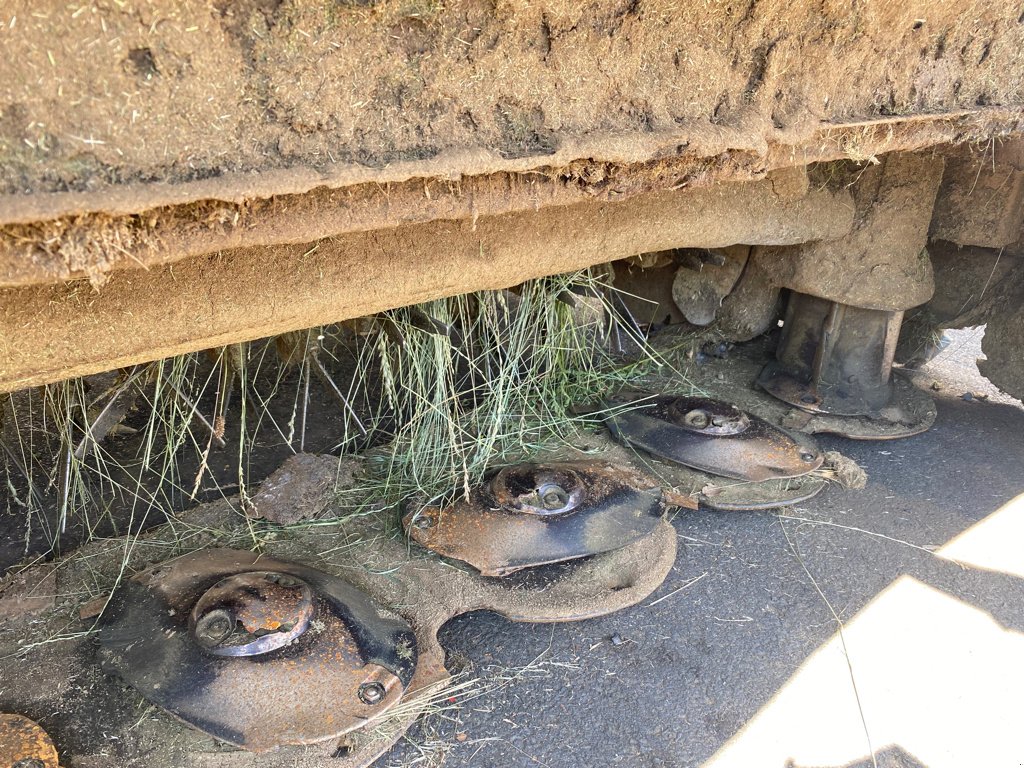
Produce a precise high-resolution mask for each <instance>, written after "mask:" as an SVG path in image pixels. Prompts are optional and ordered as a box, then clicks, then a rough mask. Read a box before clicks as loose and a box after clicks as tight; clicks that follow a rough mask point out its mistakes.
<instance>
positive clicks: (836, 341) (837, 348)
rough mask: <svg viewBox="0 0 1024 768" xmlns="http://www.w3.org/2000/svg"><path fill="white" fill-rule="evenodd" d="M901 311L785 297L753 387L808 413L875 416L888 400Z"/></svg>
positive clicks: (796, 294) (901, 316)
mask: <svg viewBox="0 0 1024 768" xmlns="http://www.w3.org/2000/svg"><path fill="white" fill-rule="evenodd" d="M902 319H903V313H902V312H898V311H896V312H886V311H884V310H877V309H864V308H861V307H853V306H848V305H846V304H838V303H836V302H833V301H828V300H826V299H821V298H818V297H816V296H809V295H807V294H803V293H793V294H791V295H790V299H789V305H788V306H787V308H786V319H785V323H784V324H783V327H782V336H781V338H780V339H779V347H778V350H777V352H776V360H775V361H774V362H771V363H769V364H768V365H766V366H765V368H764V370H763V371H762V372H761V375H760V376H759V377H758V384H759V385H760V386H761V387H763V388H764V389H765V391H766V392H768V393H769V394H772V395H774V396H775V397H777V398H779V399H780V400H782V401H783V402H786V403H789V404H790V405H793V406H796V407H797V408H800V409H802V410H805V411H811V412H813V413H830V414H834V415H836V416H877V415H878V414H879V413H880V412H881V410H882V409H883V408H885V407H886V406H887V405H888V404H889V403H890V402H891V400H892V397H893V385H892V376H891V373H892V363H893V355H894V354H895V352H896V340H897V339H898V337H899V331H900V324H901V322H902Z"/></svg>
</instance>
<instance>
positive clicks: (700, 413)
mask: <svg viewBox="0 0 1024 768" xmlns="http://www.w3.org/2000/svg"><path fill="white" fill-rule="evenodd" d="M631 401H632V404H633V405H634V407H630V408H628V409H617V410H615V411H613V412H612V413H611V414H610V415H609V416H608V417H607V418H606V424H607V425H608V427H609V429H610V430H611V432H612V434H613V435H614V436H615V437H616V438H617V439H618V440H620V441H621V442H624V443H626V444H628V445H630V446H633V447H634V448H640V449H641V450H644V451H646V452H648V453H650V454H652V455H654V456H658V457H661V458H663V459H668V460H669V461H673V462H677V463H679V464H684V465H686V466H688V467H693V468H694V469H697V470H700V471H702V472H707V473H710V474H712V475H720V476H722V477H728V478H733V479H736V480H746V481H752V482H760V481H763V480H773V479H781V478H791V477H798V476H800V475H805V474H807V473H808V472H811V471H813V470H815V469H817V468H818V467H819V466H821V462H822V460H823V455H822V453H821V451H820V450H819V449H818V447H817V446H816V445H814V443H813V441H811V440H808V439H807V438H802V439H800V438H797V437H795V436H793V435H791V434H789V433H787V432H786V431H785V430H783V429H780V428H779V427H777V426H775V425H773V424H770V423H768V422H767V421H765V420H764V419H761V418H758V417H757V416H754V415H752V414H749V413H746V412H744V411H741V410H740V409H739V408H737V407H736V406H734V405H731V404H729V403H725V402H721V401H718V400H711V399H708V398H702V397H682V396H676V395H658V396H650V397H643V396H639V397H634V396H630V397H620V398H618V399H617V400H613V401H612V402H611V403H610V404H611V405H612V406H615V405H623V404H629V403H630V402H631Z"/></svg>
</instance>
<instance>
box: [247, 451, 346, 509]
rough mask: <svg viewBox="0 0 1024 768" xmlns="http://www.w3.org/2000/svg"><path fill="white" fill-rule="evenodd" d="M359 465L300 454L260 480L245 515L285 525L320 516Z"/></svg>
mask: <svg viewBox="0 0 1024 768" xmlns="http://www.w3.org/2000/svg"><path fill="white" fill-rule="evenodd" d="M360 469H361V464H360V463H359V462H358V461H357V460H356V459H338V457H337V456H318V455H315V454H311V453H299V454H296V455H295V456H292V457H291V458H290V459H288V460H287V461H286V462H285V463H284V464H282V465H281V466H280V467H279V468H278V469H277V470H276V471H275V472H274V474H272V475H271V476H270V477H268V478H267V479H266V480H264V481H263V484H262V485H261V486H260V489H259V490H258V491H257V492H256V495H255V496H253V497H252V503H251V505H250V508H249V509H248V510H247V511H246V513H247V514H248V515H249V516H250V517H262V518H264V519H266V520H269V521H270V522H272V523H278V524H280V525H287V524H288V523H296V522H298V521H299V520H309V519H311V518H315V517H317V516H319V515H320V514H322V513H323V512H324V510H326V509H327V508H328V507H329V506H330V504H331V502H332V501H333V500H334V489H335V488H336V487H338V486H344V485H347V484H351V483H352V482H353V479H354V478H355V476H356V474H357V473H358V472H359V470H360Z"/></svg>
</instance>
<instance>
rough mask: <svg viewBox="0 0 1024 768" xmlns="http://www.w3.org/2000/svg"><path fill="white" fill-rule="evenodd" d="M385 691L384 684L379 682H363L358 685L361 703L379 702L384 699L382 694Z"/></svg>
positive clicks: (372, 703)
mask: <svg viewBox="0 0 1024 768" xmlns="http://www.w3.org/2000/svg"><path fill="white" fill-rule="evenodd" d="M386 694H387V691H385V690H384V686H383V684H381V683H377V682H373V683H363V684H362V685H360V686H359V700H360V701H361V702H363V704H369V705H371V706H372V705H374V704H380V703H381V702H382V701H384V696H385V695H386Z"/></svg>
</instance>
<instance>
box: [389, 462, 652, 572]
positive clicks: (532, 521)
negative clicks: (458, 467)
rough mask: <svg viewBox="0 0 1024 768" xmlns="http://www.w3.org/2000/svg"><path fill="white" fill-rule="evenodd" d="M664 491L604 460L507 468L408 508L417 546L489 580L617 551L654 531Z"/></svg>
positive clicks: (408, 521)
mask: <svg viewBox="0 0 1024 768" xmlns="http://www.w3.org/2000/svg"><path fill="white" fill-rule="evenodd" d="M662 511H663V507H662V494H661V489H660V488H658V487H657V486H655V485H654V483H653V481H652V480H651V479H650V478H647V477H646V476H643V475H640V474H639V473H637V472H635V471H634V470H632V469H628V468H625V467H619V466H615V465H612V464H608V463H605V462H564V463H550V464H521V465H518V466H514V467H507V468H505V469H503V470H501V471H500V472H498V473H497V474H496V475H494V476H493V477H491V478H490V479H489V480H488V481H486V482H484V483H482V484H481V485H479V486H477V487H476V488H474V489H473V490H472V492H471V493H470V495H469V498H468V499H460V500H458V501H456V502H454V503H452V504H450V505H447V506H427V507H423V508H421V509H414V510H410V511H409V512H408V513H407V514H406V516H405V518H404V520H403V524H404V525H405V529H406V531H407V532H408V533H409V535H410V536H411V537H412V539H413V540H415V541H416V542H417V543H419V544H420V545H422V546H424V547H426V548H427V549H430V550H433V551H434V552H437V553H438V554H441V555H444V556H446V557H451V558H455V559H456V560H462V561H463V562H466V563H469V564H470V565H472V566H473V567H474V568H476V569H477V570H479V571H480V572H481V573H482V574H484V575H485V576H504V575H507V574H510V573H514V572H515V571H519V570H522V569H523V568H530V567H532V566H537V565H544V564H546V563H557V562H562V561H565V560H573V559H575V558H579V557H586V556H587V555H595V554H598V553H600V552H610V551H612V550H616V549H619V548H620V547H623V546H625V545H627V544H629V543H630V542H633V541H636V540H637V539H639V538H641V537H643V536H645V535H647V534H649V533H650V532H651V531H653V530H654V528H655V526H656V525H657V524H658V520H659V519H660V518H661V515H662Z"/></svg>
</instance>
